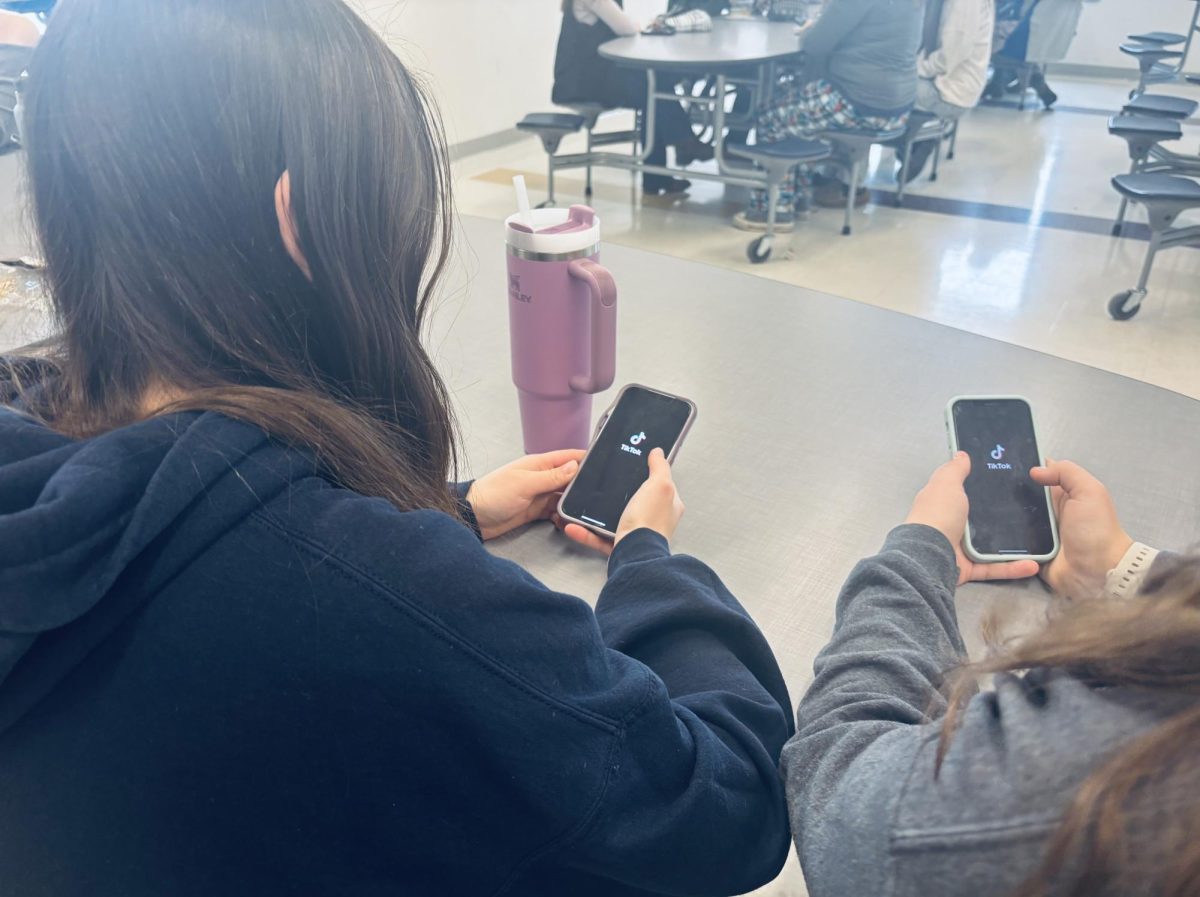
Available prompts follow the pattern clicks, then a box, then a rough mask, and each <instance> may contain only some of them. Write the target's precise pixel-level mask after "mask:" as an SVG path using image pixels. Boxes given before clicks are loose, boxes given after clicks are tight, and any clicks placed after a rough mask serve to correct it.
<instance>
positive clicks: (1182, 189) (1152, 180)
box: [1112, 174, 1200, 206]
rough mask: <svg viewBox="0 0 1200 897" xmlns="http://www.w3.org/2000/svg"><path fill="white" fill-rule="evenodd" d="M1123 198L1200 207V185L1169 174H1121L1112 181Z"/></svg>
mask: <svg viewBox="0 0 1200 897" xmlns="http://www.w3.org/2000/svg"><path fill="white" fill-rule="evenodd" d="M1112 184H1113V186H1114V187H1115V188H1116V189H1117V192H1118V193H1120V194H1121V195H1122V196H1128V197H1129V198H1130V199H1134V200H1138V201H1140V202H1145V201H1147V200H1150V201H1154V200H1167V201H1170V202H1182V203H1188V204H1195V205H1197V206H1200V184H1198V183H1196V182H1195V181H1193V180H1190V179H1188V178H1177V177H1175V176H1174V175H1169V174H1119V175H1117V176H1116V177H1115V178H1113V179H1112Z"/></svg>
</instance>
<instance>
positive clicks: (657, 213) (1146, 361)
mask: <svg viewBox="0 0 1200 897" xmlns="http://www.w3.org/2000/svg"><path fill="white" fill-rule="evenodd" d="M1052 82H1053V84H1054V86H1055V88H1056V89H1057V90H1058V92H1059V94H1060V97H1061V99H1060V101H1059V105H1060V106H1062V107H1065V108H1063V109H1061V110H1060V111H1055V112H1051V113H1045V112H1042V111H1040V109H1037V110H1035V109H1033V108H1032V107H1033V106H1037V105H1038V104H1037V103H1036V101H1032V100H1031V108H1029V109H1027V110H1025V111H1024V112H1019V111H1017V110H1016V109H1011V108H1002V107H983V108H980V109H978V110H976V111H975V112H974V113H972V115H971V116H970V117H969V118H968V119H966V120H965V121H964V123H963V125H962V129H961V137H960V140H959V147H958V156H957V158H956V159H955V160H954V161H952V162H946V163H944V164H943V166H942V170H941V177H940V178H939V180H938V182H937V183H929V182H928V181H927V180H921V181H919V182H917V183H916V184H915V185H913V187H912V188H911V193H912V194H913V195H928V196H934V197H943V198H948V199H953V200H961V201H966V202H975V203H989V204H994V205H1003V206H1012V207H1018V208H1022V209H1033V210H1035V211H1044V212H1058V213H1069V214H1072V215H1080V216H1088V217H1091V218H1095V219H1111V218H1112V217H1113V216H1114V215H1115V213H1116V208H1117V197H1116V194H1115V192H1114V191H1113V190H1112V188H1111V186H1110V185H1109V180H1110V178H1111V177H1112V176H1113V175H1114V174H1117V173H1121V172H1124V171H1125V170H1127V169H1128V165H1129V161H1128V157H1127V156H1126V149H1125V144H1124V142H1123V141H1120V140H1118V139H1117V138H1114V137H1110V136H1109V135H1108V132H1107V127H1106V118H1105V116H1104V115H1102V114H1087V113H1084V112H1081V111H1071V110H1072V108H1075V109H1094V110H1116V109H1117V108H1119V106H1120V105H1121V103H1122V101H1123V99H1124V97H1125V95H1126V92H1127V91H1128V85H1127V84H1124V83H1123V82H1118V81H1088V80H1068V79H1065V78H1054V79H1052ZM1157 90H1158V92H1163V93H1171V94H1175V95H1191V96H1193V97H1195V98H1197V99H1200V90H1198V89H1196V88H1193V87H1189V86H1174V85H1172V86H1170V87H1169V88H1158V89H1157ZM531 111H533V110H531ZM619 124H620V123H619V122H618V121H614V127H616V126H618V125H619ZM1197 137H1200V129H1198V128H1192V127H1190V126H1185V138H1184V140H1183V141H1182V142H1181V143H1180V144H1178V145H1177V146H1178V147H1179V148H1181V149H1182V150H1185V151H1186V150H1191V151H1194V150H1195V149H1196V146H1197V143H1196V140H1197ZM564 149H565V150H570V149H573V145H572V144H570V143H567V144H565V145H564ZM874 161H875V168H874V171H873V172H872V176H871V180H870V185H871V186H873V187H877V188H879V189H881V190H891V189H893V188H894V177H893V175H892V167H893V163H892V157H891V154H890V153H877V155H876V158H875V160H874ZM455 169H456V174H457V178H456V181H457V188H458V197H457V202H458V206H459V210H460V211H461V212H463V213H466V214H474V215H482V216H485V217H492V218H496V219H501V218H503V217H505V216H507V215H508V214H509V213H510V212H511V211H512V207H513V199H512V189H511V186H510V185H509V184H510V180H511V176H512V175H513V174H516V173H523V174H525V175H526V176H527V178H528V180H529V181H530V184H531V187H532V188H533V189H534V190H535V191H544V183H545V176H544V171H545V161H544V156H543V154H542V151H541V146H540V144H539V143H538V142H537V141H536V140H527V141H522V142H520V143H518V144H514V145H512V146H509V147H507V148H504V149H500V150H495V151H492V152H488V153H483V154H479V155H475V156H471V157H468V158H465V159H462V160H460V161H459V162H458V163H457V164H456V166H455ZM582 179H583V175H582V172H574V171H570V172H564V173H562V174H560V175H559V187H558V193H559V201H560V203H564V204H565V203H570V202H581V201H583V196H582V193H583V180H582ZM596 183H597V188H596V195H595V196H594V198H593V200H592V204H593V205H594V206H595V207H596V208H597V209H598V211H599V212H600V214H601V216H602V219H603V221H604V232H605V239H606V240H608V241H611V242H614V243H619V244H623V245H630V246H637V247H640V248H643V249H648V250H651V251H654V252H661V253H665V254H668V255H673V256H678V257H681V258H688V259H693V260H696V261H699V262H704V263H707V264H713V265H719V266H722V267H727V268H734V269H737V270H743V271H746V272H748V273H752V274H755V275H758V276H761V277H768V278H771V279H774V280H779V281H783V282H787V283H794V284H796V285H798V286H804V287H810V288H814V289H818V290H823V291H826V292H829V293H832V294H834V295H837V296H843V297H846V298H848V299H853V300H856V301H859V302H867V303H870V304H872V305H878V306H882V307H886V308H891V309H895V310H898V311H902V312H904V313H906V314H911V315H916V316H918V317H921V318H925V319H928V320H931V321H937V322H939V323H942V324H947V325H949V326H952V327H957V328H960V329H963V330H967V331H970V332H973V333H978V334H982V335H985V336H990V337H994V338H996V339H1000V340H1005V341H1007V342H1011V343H1015V344H1018V345H1022V346H1027V347H1029V348H1033V349H1038V350H1041V351H1043V352H1047V353H1049V354H1052V355H1056V356H1059V357H1062V358H1066V359H1070V360H1073V361H1078V362H1082V363H1084V364H1089V365H1093V366H1095V367H1099V368H1103V369H1105V370H1109V371H1114V372H1116V373H1120V374H1124V375H1127V376H1130V377H1134V378H1137V379H1140V380H1144V381H1146V382H1149V383H1153V384H1156V385H1159V386H1163V387H1166V388H1168V389H1173V390H1176V391H1178V392H1180V393H1183V394H1185V395H1189V396H1191V397H1193V398H1198V399H1200V251H1197V250H1195V249H1190V248H1181V249H1175V250H1172V251H1170V252H1167V253H1164V254H1163V255H1161V256H1160V257H1159V259H1158V262H1157V264H1156V266H1155V270H1154V276H1153V279H1152V280H1151V283H1150V295H1149V297H1148V298H1147V300H1146V303H1145V305H1144V306H1143V309H1142V311H1141V313H1140V314H1139V315H1138V317H1137V318H1135V319H1134V320H1132V321H1129V322H1125V323H1117V322H1114V321H1112V320H1110V319H1109V317H1108V315H1107V313H1106V311H1105V304H1106V302H1107V300H1108V298H1109V297H1110V296H1111V295H1112V294H1113V293H1116V292H1118V291H1119V290H1122V289H1125V288H1128V287H1131V286H1133V285H1134V283H1135V282H1136V280H1137V274H1138V270H1139V268H1140V265H1141V261H1142V258H1143V255H1144V252H1145V249H1146V244H1145V243H1144V242H1142V241H1140V240H1134V239H1114V238H1112V237H1109V236H1102V235H1097V234H1094V233H1080V232H1076V231H1072V230H1063V229H1054V228H1049V227H1031V226H1028V225H1025V224H1012V223H1007V222H1000V221H991V220H978V219H976V218H971V217H958V216H951V215H944V214H935V213H931V212H921V211H915V210H909V209H895V208H892V207H882V206H881V207H875V206H871V207H868V208H867V209H866V210H864V211H863V212H862V213H860V214H859V215H858V216H857V220H856V222H855V223H856V230H855V233H854V235H853V236H851V237H848V238H847V237H842V236H841V235H840V233H839V231H840V226H841V213H840V212H837V211H831V210H819V211H818V212H816V213H815V214H814V215H813V217H812V219H811V220H810V221H808V222H807V223H803V224H801V225H800V226H799V227H798V228H797V232H796V234H795V235H794V237H793V238H792V240H791V252H790V253H788V254H787V256H786V257H785V255H784V253H783V252H781V251H779V250H777V253H776V258H775V260H773V261H771V262H770V263H768V264H766V265H761V266H753V265H751V264H750V263H749V262H748V261H747V259H746V256H745V248H746V244H747V242H748V240H749V238H748V236H747V235H745V234H742V233H740V232H738V231H735V230H733V229H732V228H731V227H730V226H729V223H728V222H729V218H730V217H731V216H732V214H733V213H734V212H735V211H737V210H738V208H739V207H740V204H741V203H742V202H743V201H744V197H745V193H744V191H740V190H736V189H730V190H726V189H725V188H724V187H722V186H721V185H718V184H712V183H704V182H696V183H695V184H694V186H693V188H692V190H691V191H690V193H689V194H688V195H687V196H686V198H683V199H680V200H675V201H669V200H666V199H663V198H649V199H646V200H644V201H643V200H642V199H641V197H640V194H638V193H636V192H635V191H633V190H632V189H631V177H630V175H629V174H627V173H623V172H619V171H613V170H607V171H604V170H598V171H597V174H596ZM535 201H536V200H535ZM1193 217H1195V218H1196V219H1197V221H1200V213H1197V214H1196V215H1195V216H1193ZM1132 220H1134V221H1142V220H1144V218H1143V217H1142V215H1141V213H1140V211H1135V212H1134V213H1133V216H1132ZM734 298H735V299H736V300H737V301H743V302H746V303H749V304H752V303H753V301H754V297H753V295H747V296H744V297H734Z"/></svg>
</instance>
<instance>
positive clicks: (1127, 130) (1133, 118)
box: [1108, 115, 1183, 141]
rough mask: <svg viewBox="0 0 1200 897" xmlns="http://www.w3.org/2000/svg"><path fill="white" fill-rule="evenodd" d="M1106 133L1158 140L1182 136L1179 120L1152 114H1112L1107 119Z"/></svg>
mask: <svg viewBox="0 0 1200 897" xmlns="http://www.w3.org/2000/svg"><path fill="white" fill-rule="evenodd" d="M1108 133H1110V134H1113V135H1114V136H1117V137H1150V138H1152V139H1154V140H1156V141H1158V140H1178V139H1179V138H1180V137H1182V136H1183V128H1182V127H1181V126H1180V124H1179V122H1177V121H1172V120H1171V119H1169V118H1155V117H1154V116H1152V115H1114V116H1113V117H1112V118H1110V119H1109V120H1108Z"/></svg>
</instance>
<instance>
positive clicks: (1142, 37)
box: [1129, 31, 1187, 47]
mask: <svg viewBox="0 0 1200 897" xmlns="http://www.w3.org/2000/svg"><path fill="white" fill-rule="evenodd" d="M1129 39H1130V40H1136V41H1140V42H1142V43H1143V44H1161V45H1162V46H1164V47H1169V46H1171V45H1172V44H1182V43H1184V42H1186V41H1187V35H1186V34H1176V33H1175V32H1174V31H1147V32H1146V33H1145V34H1131V35H1129Z"/></svg>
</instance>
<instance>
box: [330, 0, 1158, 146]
mask: <svg viewBox="0 0 1200 897" xmlns="http://www.w3.org/2000/svg"><path fill="white" fill-rule="evenodd" d="M347 2H348V3H349V4H350V6H352V7H353V8H354V9H356V10H357V11H358V12H359V14H360V15H362V16H363V18H364V19H366V20H367V21H368V22H370V23H371V25H372V26H373V27H374V28H375V29H376V30H377V31H378V32H379V33H380V34H382V35H383V36H384V37H385V38H386V39H387V41H388V43H389V44H391V45H392V47H393V48H394V49H395V50H396V52H397V53H399V54H400V56H401V58H402V59H404V61H405V62H407V63H408V64H409V65H410V66H412V67H413V68H414V69H415V70H417V71H419V72H421V73H422V74H424V75H425V76H426V78H427V80H428V81H429V83H430V84H431V85H432V87H433V93H434V96H435V97H436V98H437V100H438V103H439V104H440V106H441V110H442V116H443V117H444V118H445V121H446V129H447V132H448V134H449V138H450V143H451V144H456V143H463V142H466V141H468V140H474V139H476V138H479V137H483V136H486V135H489V134H496V133H499V132H501V131H506V130H509V129H511V128H512V127H513V126H514V125H515V124H516V123H517V122H518V121H519V120H520V119H521V118H522V117H523V116H524V115H525V113H527V112H540V111H547V110H550V109H552V108H554V107H553V106H552V105H551V103H550V88H551V86H552V85H553V82H554V47H555V44H556V43H557V41H558V29H559V24H560V23H561V21H562V15H561V9H562V2H561V0H506V2H501V0H347ZM1175 2H1178V0H1175ZM625 5H626V8H627V9H628V10H629V11H630V13H631V14H633V15H635V16H638V17H639V18H645V19H649V18H650V17H651V16H652V15H653V14H654V13H655V12H661V11H662V10H664V9H665V8H666V0H627V2H626V4H625Z"/></svg>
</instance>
